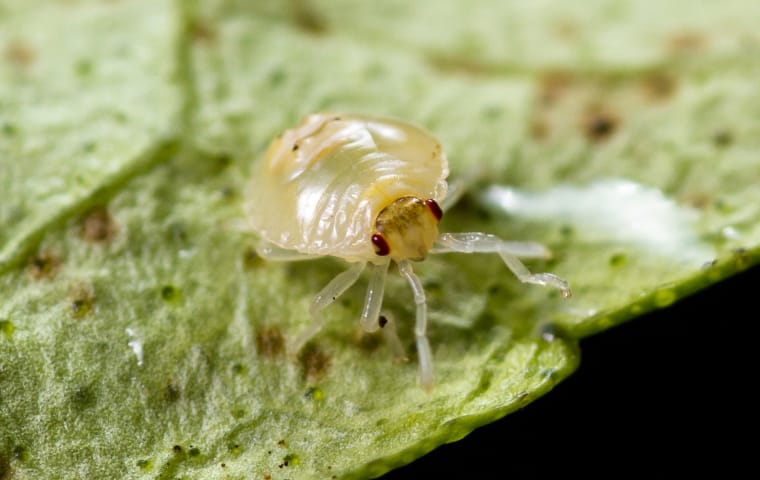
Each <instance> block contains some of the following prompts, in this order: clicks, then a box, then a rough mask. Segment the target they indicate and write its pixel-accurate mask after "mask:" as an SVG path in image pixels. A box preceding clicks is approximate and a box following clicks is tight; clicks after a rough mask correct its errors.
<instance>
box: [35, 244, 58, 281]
mask: <svg viewBox="0 0 760 480" xmlns="http://www.w3.org/2000/svg"><path fill="white" fill-rule="evenodd" d="M60 266H61V257H60V256H59V255H58V254H57V253H55V252H53V251H50V250H43V251H42V252H39V253H38V254H36V255H34V256H33V257H31V258H30V259H29V263H28V264H27V272H29V275H30V276H31V277H32V279H33V280H50V279H51V278H53V277H55V275H56V273H58V270H59V269H60Z"/></svg>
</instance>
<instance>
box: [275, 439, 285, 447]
mask: <svg viewBox="0 0 760 480" xmlns="http://www.w3.org/2000/svg"><path fill="white" fill-rule="evenodd" d="M277 445H278V446H280V447H283V448H284V447H286V446H287V442H286V441H285V439H282V440H280V441H278V442H277Z"/></svg>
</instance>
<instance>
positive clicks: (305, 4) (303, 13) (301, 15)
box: [290, 0, 327, 35]
mask: <svg viewBox="0 0 760 480" xmlns="http://www.w3.org/2000/svg"><path fill="white" fill-rule="evenodd" d="M290 4H291V5H292V8H293V10H292V12H293V13H292V20H293V24H294V25H295V26H296V27H298V28H300V29H301V30H303V31H305V32H307V33H311V34H315V35H320V34H323V33H325V32H326V31H327V20H325V18H324V17H323V16H322V15H321V14H320V13H319V12H318V11H317V10H316V9H315V8H314V6H313V5H312V3H311V1H310V0H292V1H291V2H290Z"/></svg>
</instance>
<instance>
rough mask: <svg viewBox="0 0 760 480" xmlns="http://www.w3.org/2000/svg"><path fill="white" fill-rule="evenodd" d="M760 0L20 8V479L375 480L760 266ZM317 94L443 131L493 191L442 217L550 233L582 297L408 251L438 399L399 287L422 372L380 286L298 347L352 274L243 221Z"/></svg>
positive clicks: (0, 106)
mask: <svg viewBox="0 0 760 480" xmlns="http://www.w3.org/2000/svg"><path fill="white" fill-rule="evenodd" d="M759 14H760V5H758V4H756V3H754V2H747V1H738V0H737V1H733V2H721V3H699V4H694V3H693V2H686V1H676V0H671V1H663V2H656V3H655V2H612V1H593V2H583V3H581V2H572V3H571V2H559V1H541V2H517V1H515V2H495V1H476V2H463V1H461V2H460V1H453V0H452V1H446V2H413V3H412V2H404V1H388V2H359V1H328V0H325V1H321V2H320V1H313V2H306V1H298V0H292V1H289V2H242V1H239V2H235V1H208V2H190V1H187V2H185V1H175V2H171V1H168V0H163V1H158V2H156V1H153V2H148V1H140V0H121V1H114V2H108V1H96V0H80V1H66V2H64V1H60V2H59V1H41V0H35V1H20V0H19V1H11V0H4V1H2V2H0V51H1V52H2V55H3V56H2V59H1V60H0V292H2V296H1V297H0V479H2V480H5V479H6V478H38V477H40V476H42V477H50V476H52V477H55V476H60V477H61V478H71V477H89V478H114V477H116V478H118V477H130V478H138V477H139V478H184V477H188V478H190V477H193V478H251V477H254V478H260V477H264V478H266V477H267V476H271V478H312V477H317V478H329V477H333V476H334V477H369V476H377V475H380V474H382V473H383V472H386V471H388V470H390V469H393V468H395V467H397V466H399V465H402V464H406V463H408V462H411V461H413V460H414V459H415V458H417V457H419V456H421V455H423V454H424V453H426V452H428V451H430V450H431V449H434V448H435V447H437V446H439V445H441V444H442V443H447V442H453V441H455V440H458V439H460V438H461V437H462V436H464V435H466V434H468V433H469V432H470V431H471V430H472V429H474V428H476V427H478V426H480V425H483V424H485V423H489V422H491V421H494V420H496V419H498V418H500V417H502V416H504V415H506V414H508V413H510V412H513V411H515V410H517V409H520V408H522V407H524V406H525V405H527V404H528V403H530V402H531V401H532V400H534V399H536V398H538V397H539V396H542V395H543V394H545V393H546V392H548V391H549V390H550V389H551V388H553V386H554V385H555V384H556V383H558V382H559V381H560V380H562V379H563V378H565V377H566V376H567V375H569V374H570V373H571V372H572V371H573V370H574V369H575V368H576V366H577V365H578V362H579V348H578V341H579V339H582V338H585V337H588V336H589V335H591V334H592V333H598V332H601V331H603V330H606V329H609V328H610V327H612V326H614V325H616V324H619V323H621V322H624V321H626V320H628V319H631V318H633V317H635V316H637V315H640V314H643V313H645V312H647V311H650V310H654V309H658V308H663V307H668V306H670V305H672V304H673V303H674V302H675V301H676V300H678V299H679V298H681V297H683V296H686V295H689V294H691V293H693V292H695V291H697V290H700V289H702V288H704V287H706V286H708V285H710V284H713V283H716V282H719V281H721V280H723V279H725V278H728V277H730V276H732V275H734V274H735V273H737V272H740V271H742V270H745V269H747V268H749V267H750V266H752V265H753V264H755V263H757V261H758V257H759V256H760V248H759V245H760V222H758V218H759V217H760V188H758V183H759V181H758V180H759V179H760V156H759V155H758V150H760V149H759V148H758V147H760V93H758V88H757V81H756V79H757V78H758V73H760V34H759V33H758V30H757V28H756V20H757V19H758V18H760V15H759ZM326 109H329V110H349V111H358V112H363V113H370V114H374V115H390V116H396V117H401V118H404V119H407V120H409V121H413V122H415V123H419V124H421V125H423V126H425V127H426V128H427V129H429V130H430V131H431V132H433V133H434V134H435V135H436V136H438V137H439V138H440V139H441V141H442V142H443V144H444V146H445V148H446V150H447V152H448V155H449V158H450V161H451V167H452V177H453V178H476V179H479V181H476V182H475V183H474V184H472V185H471V186H470V191H469V194H468V195H467V196H466V197H465V199H464V200H463V201H462V202H461V203H460V204H459V205H458V206H457V207H456V208H454V209H452V210H451V211H450V212H447V214H446V216H445V219H444V222H443V223H442V228H443V229H444V230H451V231H466V230H476V231H488V232H490V233H496V234H499V235H501V236H503V237H507V238H514V239H524V240H536V241H541V242H543V243H545V244H547V245H549V246H550V247H551V248H552V250H553V251H554V252H555V258H554V259H553V260H551V261H548V262H531V263H530V267H531V268H532V269H534V270H548V271H552V272H555V273H557V274H559V275H561V276H563V277H565V278H567V279H568V280H569V281H570V282H571V284H572V286H573V290H574V297H573V298H572V299H571V300H568V301H563V300H562V299H561V298H559V296H558V295H557V293H556V292H550V291H547V290H544V289H541V288H538V287H534V286H525V285H521V284H519V283H518V282H517V281H516V280H515V279H514V278H513V277H512V276H511V275H510V274H509V272H508V271H507V270H506V268H504V267H503V266H502V265H500V264H498V263H497V262H494V261H493V258H490V257H488V256H474V257H470V256H462V255H460V256H454V255H451V256H441V257H435V258H431V259H429V260H428V261H426V262H424V263H422V264H420V265H419V267H416V269H417V271H418V272H419V273H420V275H421V276H422V277H423V280H424V285H425V288H426V290H427V293H428V299H429V306H430V311H431V320H432V322H431V327H430V339H431V344H432V345H433V350H434V358H435V367H436V375H437V379H436V386H435V389H434V390H433V392H432V393H429V394H427V393H425V392H424V391H422V390H421V389H420V388H419V386H418V385H417V381H416V366H415V360H416V358H415V356H414V354H413V341H412V340H411V339H412V335H411V325H410V322H409V319H410V318H411V317H412V316H413V308H412V305H411V303H412V302H411V295H410V293H409V292H408V291H407V290H406V288H405V286H404V284H403V282H402V281H401V279H398V278H395V277H394V278H393V279H392V280H391V282H390V284H389V286H388V293H387V295H388V296H387V298H386V306H387V307H388V308H390V309H392V310H393V311H394V312H395V313H396V316H397V317H398V318H399V321H400V333H401V336H402V339H404V344H405V347H406V349H407V351H408V352H409V353H410V354H411V356H412V361H411V362H409V363H406V364H397V363H394V362H393V359H392V354H391V352H390V349H389V348H388V347H387V345H385V344H384V343H383V342H382V341H381V339H380V338H375V337H371V336H363V335H361V333H360V332H359V331H358V329H357V327H356V325H355V323H356V322H355V320H356V317H357V314H358V311H359V309H360V308H361V301H362V291H361V289H362V288H361V287H362V286H363V285H364V282H360V283H359V285H357V287H356V288H354V289H352V290H351V291H349V292H348V293H347V294H346V295H345V297H344V298H342V299H341V301H340V302H337V303H336V304H335V305H333V306H332V307H330V309H329V310H328V315H329V316H330V317H331V322H330V324H329V326H328V328H326V329H325V330H324V331H323V332H322V333H320V335H319V336H318V337H317V338H315V341H314V343H313V344H312V345H310V346H309V347H308V348H307V349H306V351H305V352H304V354H303V355H302V356H301V357H300V359H299V360H298V361H293V360H290V359H288V358H287V357H286V356H285V355H284V352H283V344H284V342H286V341H287V339H288V338H290V337H291V336H292V335H295V334H297V333H298V332H299V331H301V330H302V329H303V328H305V326H306V325H307V323H308V322H309V317H308V313H307V309H308V302H309V300H310V298H311V297H312V296H313V295H314V294H315V293H316V292H317V291H318V290H319V288H321V286H322V285H324V284H325V283H327V282H328V281H329V280H330V278H332V277H333V276H334V275H335V274H336V273H338V272H340V271H341V269H342V268H345V267H344V265H342V264H341V263H339V262H335V261H332V260H319V261H316V262H312V263H304V264H297V265H284V264H267V263H264V262H262V261H261V260H260V259H258V258H257V257H256V256H255V254H254V253H253V251H252V244H253V240H254V237H253V235H252V234H251V233H250V232H240V231H238V229H237V228H236V225H239V224H240V222H241V220H243V221H244V213H243V211H244V209H243V204H244V202H245V195H244V192H245V179H246V177H247V175H248V174H249V171H250V168H251V165H252V164H253V163H254V162H255V161H257V159H259V158H260V157H261V154H262V152H263V150H264V149H265V147H266V145H267V143H268V142H269V141H270V140H271V138H273V137H274V136H275V135H277V134H278V133H279V132H280V131H282V130H283V129H284V128H287V127H289V126H292V125H293V124H294V123H295V122H297V121H298V119H299V118H300V117H302V116H303V115H305V114H307V113H310V112H314V111H319V110H326ZM484 179H486V180H487V182H486V181H483V180H484ZM267 207H268V208H276V205H272V206H267ZM728 311H729V312H730V310H728ZM736 317H737V315H736V312H733V314H730V313H729V314H727V315H726V318H725V319H722V320H723V321H724V322H728V321H731V320H736ZM679 325H680V326H682V327H683V328H686V329H688V328H689V327H690V326H694V327H695V328H700V329H703V330H705V329H706V328H705V324H704V323H692V322H684V323H679ZM663 328H665V327H663ZM721 328H724V327H723V326H722V327H721ZM725 328H727V329H728V330H731V327H730V326H725ZM699 338H702V337H699ZM730 338H731V337H730V336H727V337H722V336H721V337H717V336H716V338H715V340H714V342H713V343H720V342H725V341H730ZM705 339H706V340H709V339H710V337H706V338H705ZM590 341H591V340H584V342H590ZM674 343H675V342H674ZM704 348H705V352H708V353H709V352H712V353H713V354H714V353H715V352H717V351H719V349H717V347H716V346H715V345H714V344H713V345H709V344H708V345H705V347H704ZM674 351H675V348H674ZM642 353H644V354H645V353H646V352H642ZM684 362H685V365H684V367H683V368H684V369H686V370H688V371H693V369H694V368H695V365H700V364H699V363H696V364H695V363H694V362H690V361H689V360H688V359H685V360H684ZM620 375H622V376H624V375H625V374H624V373H620ZM711 377H713V378H712V380H713V382H715V379H714V377H715V376H714V375H712V376H711ZM690 378H691V377H690ZM694 378H698V377H696V376H695V377H694ZM571 381H572V380H571ZM705 384H706V385H710V386H711V387H712V388H715V385H716V384H715V383H708V382H706V383H705ZM560 388H561V387H560ZM713 391H714V390H713ZM549 397H551V395H550V396H549ZM541 401H544V399H541V400H539V402H541ZM651 401H652V402H657V401H658V400H657V399H656V398H653V399H652V400H651ZM574 434H575V432H563V434H562V435H560V434H557V433H554V432H546V435H545V436H544V435H541V436H539V437H537V441H539V442H542V443H549V444H551V445H555V444H556V448H559V449H561V448H563V445H568V444H571V443H572V438H573V437H574ZM542 448H547V447H542ZM549 450H550V451H551V450H553V448H549ZM508 453H509V452H505V455H507V454H508Z"/></svg>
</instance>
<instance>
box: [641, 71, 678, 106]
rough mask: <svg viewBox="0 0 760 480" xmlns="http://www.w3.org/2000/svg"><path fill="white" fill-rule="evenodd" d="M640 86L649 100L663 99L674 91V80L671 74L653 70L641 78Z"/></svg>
mask: <svg viewBox="0 0 760 480" xmlns="http://www.w3.org/2000/svg"><path fill="white" fill-rule="evenodd" d="M641 88H642V90H643V91H644V95H646V97H647V98H649V99H650V100H665V99H667V98H669V97H671V96H672V95H673V94H674V93H675V91H676V80H675V78H673V76H672V75H670V74H666V73H660V72H655V73H651V74H649V75H647V76H645V77H644V78H643V80H642V81H641Z"/></svg>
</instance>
